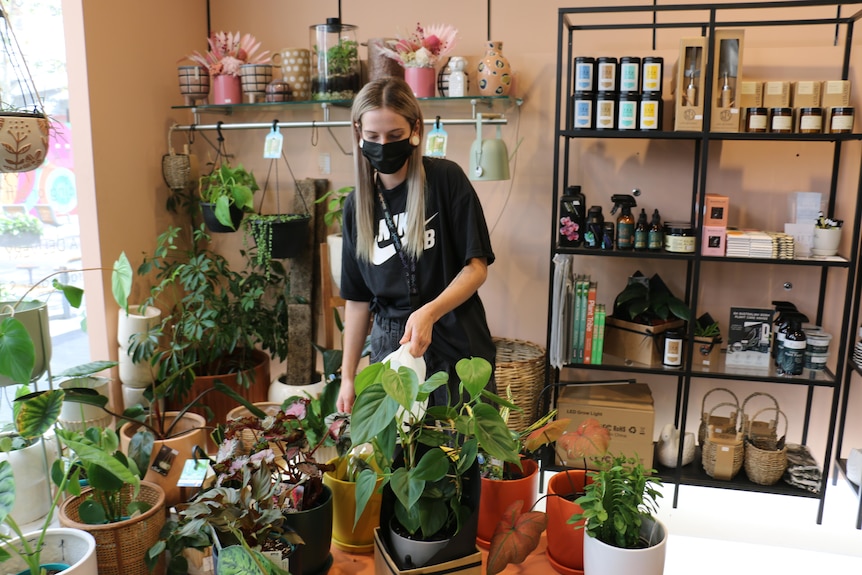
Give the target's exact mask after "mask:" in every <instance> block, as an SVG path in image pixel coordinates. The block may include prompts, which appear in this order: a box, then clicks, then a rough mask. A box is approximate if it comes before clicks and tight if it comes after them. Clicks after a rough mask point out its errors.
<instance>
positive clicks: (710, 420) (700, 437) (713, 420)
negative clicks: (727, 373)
mask: <svg viewBox="0 0 862 575" xmlns="http://www.w3.org/2000/svg"><path fill="white" fill-rule="evenodd" d="M715 392H719V393H724V394H727V395H729V396H730V397H732V398H733V402H732V404H733V405H735V406H736V410H734V411H731V413H730V415H729V416H723V415H718V414H714V415H711V410H707V409H706V399H707V398H708V397H709V396H710V395H712V394H713V393H715ZM723 403H731V402H730V401H725V402H723ZM738 411H739V399H738V398H737V397H736V394H735V393H733V392H732V391H730V390H729V389H727V388H725V387H715V388H713V389H710V390H709V391H707V392H706V393H705V394H703V400H701V402H700V414H701V415H700V427H698V429H697V443H698V444H699V445H701V446H702V445H703V443H704V441H706V432H707V429H708V428H709V426H710V425H712V426H714V427H715V428H716V429H717V430H719V432H722V431H724V430H726V429H731V428H735V427H736V416H737V413H738Z"/></svg>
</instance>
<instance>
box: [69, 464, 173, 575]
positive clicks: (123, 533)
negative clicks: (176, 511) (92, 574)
mask: <svg viewBox="0 0 862 575" xmlns="http://www.w3.org/2000/svg"><path fill="white" fill-rule="evenodd" d="M91 491H92V488H87V489H85V490H84V491H83V492H81V495H79V496H77V497H69V498H68V499H66V500H65V501H64V502H63V504H62V505H61V506H60V512H59V516H60V525H62V526H63V527H71V528H73V529H80V530H82V531H86V532H87V533H89V534H90V535H92V536H93V537H94V538H95V539H96V558H97V561H98V565H99V575H149V574H150V571H149V570H148V569H147V566H146V564H145V563H144V557H145V556H146V554H147V550H148V549H149V548H150V547H152V546H153V545H155V543H156V542H157V541H158V540H159V532H160V531H161V530H162V526H164V524H165V492H164V491H163V490H162V488H161V487H159V486H158V485H156V484H155V483H150V482H148V481H141V490H140V492H139V493H138V497H137V500H138V501H145V502H147V503H149V504H150V505H152V507H150V509H149V510H147V512H146V513H142V514H141V515H138V516H137V517H133V518H131V519H126V520H123V521H118V522H116V523H106V524H104V525H89V524H87V523H81V522H80V521H81V518H80V517H79V515H78V507H80V505H81V503H82V502H83V501H84V499H85V498H86V497H87V495H88V494H89V493H90V492H91ZM131 495H132V486H131V485H129V486H127V489H126V492H125V493H124V494H123V504H124V505H125V504H127V503H128V502H129V500H130V499H131ZM161 569H162V567H161V566H159V567H157V568H156V570H155V571H154V573H159V572H161Z"/></svg>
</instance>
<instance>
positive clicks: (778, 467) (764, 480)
mask: <svg viewBox="0 0 862 575" xmlns="http://www.w3.org/2000/svg"><path fill="white" fill-rule="evenodd" d="M772 409H773V408H771V407H766V408H764V409H761V410H760V411H758V412H757V413H755V414H754V417H752V418H751V419H752V421H754V420H756V419H757V416H758V415H760V414H761V413H762V412H764V411H772ZM778 415H780V416H782V417H784V434H787V415H785V413H784V412H783V411H781V410H778ZM776 419H778V417H776ZM784 434H783V435H784ZM786 469H787V446H786V445H784V444H782V445H781V448H778V446H777V445H776V442H775V441H773V440H771V439H769V438H766V439H764V438H758V437H756V436H755V437H746V440H745V474H746V475H747V476H748V478H749V479H750V480H751V481H753V482H754V483H757V484H758V485H775V484H776V483H778V480H779V479H781V476H782V475H784V471H785V470H786Z"/></svg>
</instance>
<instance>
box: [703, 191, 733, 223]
mask: <svg viewBox="0 0 862 575" xmlns="http://www.w3.org/2000/svg"><path fill="white" fill-rule="evenodd" d="M729 211H730V198H728V197H727V196H722V195H721V194H706V197H705V199H704V207H703V225H704V226H719V227H722V228H726V227H727V214H728V212H729Z"/></svg>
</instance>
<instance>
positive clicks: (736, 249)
mask: <svg viewBox="0 0 862 575" xmlns="http://www.w3.org/2000/svg"><path fill="white" fill-rule="evenodd" d="M793 245H794V244H793V237H792V236H789V235H788V234H785V233H782V232H762V231H760V230H734V229H730V230H727V249H726V251H725V255H726V256H727V257H729V258H765V259H793V252H794V248H793Z"/></svg>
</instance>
